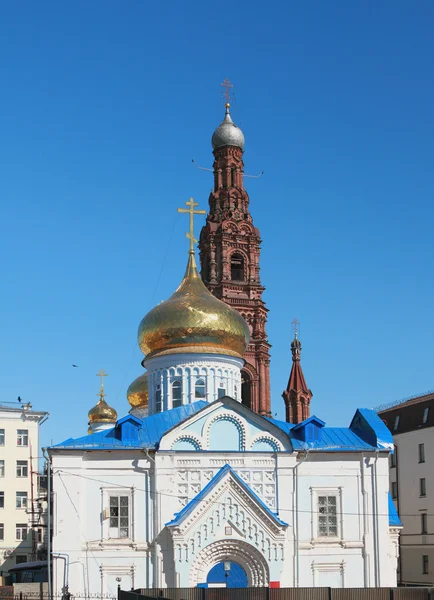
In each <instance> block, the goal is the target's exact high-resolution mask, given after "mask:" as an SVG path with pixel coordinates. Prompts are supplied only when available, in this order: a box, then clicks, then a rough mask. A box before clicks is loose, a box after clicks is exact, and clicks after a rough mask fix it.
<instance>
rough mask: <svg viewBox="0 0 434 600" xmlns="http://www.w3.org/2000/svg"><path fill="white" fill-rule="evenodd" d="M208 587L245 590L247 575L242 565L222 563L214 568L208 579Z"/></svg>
mask: <svg viewBox="0 0 434 600" xmlns="http://www.w3.org/2000/svg"><path fill="white" fill-rule="evenodd" d="M206 582H207V584H208V587H227V588H245V587H247V575H246V572H245V570H244V569H243V567H242V566H241V565H239V564H238V563H236V562H232V561H222V562H219V563H217V564H216V565H214V566H213V568H212V569H211V570H210V572H209V573H208V577H207V578H206Z"/></svg>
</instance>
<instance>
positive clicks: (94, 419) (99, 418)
mask: <svg viewBox="0 0 434 600" xmlns="http://www.w3.org/2000/svg"><path fill="white" fill-rule="evenodd" d="M88 416H89V424H92V423H116V421H117V419H118V413H117V412H116V411H115V409H114V408H112V407H111V406H109V405H108V404H107V402H106V401H105V400H104V395H103V394H101V395H100V400H99V402H98V404H96V405H95V406H94V407H93V408H91V409H90V411H89V412H88Z"/></svg>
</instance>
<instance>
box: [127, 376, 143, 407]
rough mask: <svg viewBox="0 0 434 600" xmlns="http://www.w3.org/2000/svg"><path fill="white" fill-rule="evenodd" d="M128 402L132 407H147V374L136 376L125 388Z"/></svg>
mask: <svg viewBox="0 0 434 600" xmlns="http://www.w3.org/2000/svg"><path fill="white" fill-rule="evenodd" d="M127 398H128V402H129V403H130V405H131V406H132V408H148V374H147V373H143V375H140V377H137V379H135V380H134V381H133V382H132V383H131V384H130V387H129V388H128V390H127Z"/></svg>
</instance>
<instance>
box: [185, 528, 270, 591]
mask: <svg viewBox="0 0 434 600" xmlns="http://www.w3.org/2000/svg"><path fill="white" fill-rule="evenodd" d="M226 561H230V562H231V564H233V563H237V565H240V566H241V567H242V569H243V570H244V572H245V574H246V577H247V587H267V586H268V584H269V580H270V575H269V569H268V563H267V561H266V559H265V557H264V556H263V554H262V553H261V552H260V551H259V550H258V549H257V548H255V546H252V545H251V544H248V543H247V542H244V541H243V540H227V539H226V540H218V541H217V542H213V543H212V544H209V545H208V546H206V547H205V548H203V549H202V550H201V551H200V552H199V554H198V555H197V556H196V558H195V559H194V561H193V564H192V565H191V568H190V577H189V587H197V586H198V585H201V584H204V583H206V582H207V579H208V574H209V573H210V571H211V570H212V569H213V567H215V566H216V565H218V564H220V563H223V562H226Z"/></svg>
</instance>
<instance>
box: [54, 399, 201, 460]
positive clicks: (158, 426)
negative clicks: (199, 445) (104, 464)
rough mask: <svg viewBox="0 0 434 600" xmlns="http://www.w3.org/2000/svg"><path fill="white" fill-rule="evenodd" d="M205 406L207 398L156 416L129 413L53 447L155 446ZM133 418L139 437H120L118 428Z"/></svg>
mask: <svg viewBox="0 0 434 600" xmlns="http://www.w3.org/2000/svg"><path fill="white" fill-rule="evenodd" d="M205 406H208V402H205V401H204V400H198V401H197V402H193V403H192V404H186V405H184V406H179V407H178V408H172V409H171V410H166V411H164V412H161V413H157V414H155V415H150V416H149V417H145V418H144V419H138V418H137V417H134V418H133V419H131V415H127V416H126V417H124V418H123V419H120V420H119V421H118V422H117V423H116V425H115V427H113V428H111V429H106V430H105V431H99V432H98V433H91V434H89V435H86V436H83V437H80V438H76V439H72V438H69V439H67V440H65V441H64V442H62V443H60V444H56V445H55V446H52V447H53V448H71V449H77V450H78V449H83V450H90V449H93V450H114V449H117V448H119V449H122V448H128V449H131V448H148V449H156V448H157V447H158V444H159V443H160V440H161V438H162V437H163V435H164V434H165V433H167V432H168V431H170V430H171V429H173V427H176V426H177V425H179V423H182V421H185V420H186V419H188V418H189V417H191V416H192V415H194V414H195V413H197V412H199V411H200V410H202V409H203V408H204V407H205ZM128 421H130V422H131V421H133V422H134V423H135V424H136V425H137V427H138V440H137V439H136V440H129V439H124V440H122V439H120V438H121V436H120V435H119V429H120V428H121V427H122V424H123V423H124V422H128Z"/></svg>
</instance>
